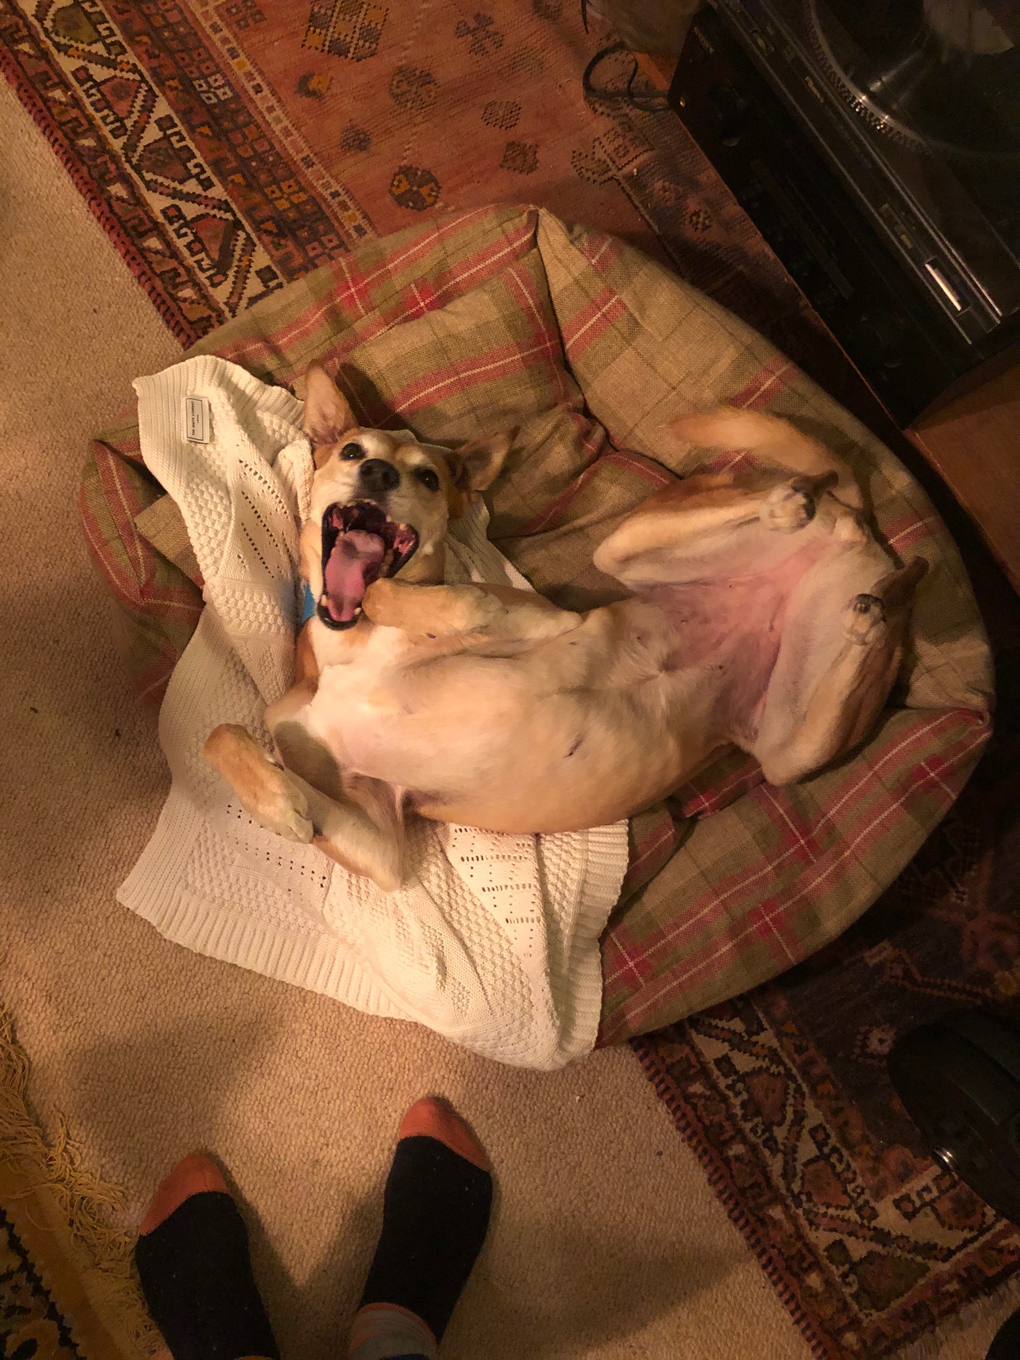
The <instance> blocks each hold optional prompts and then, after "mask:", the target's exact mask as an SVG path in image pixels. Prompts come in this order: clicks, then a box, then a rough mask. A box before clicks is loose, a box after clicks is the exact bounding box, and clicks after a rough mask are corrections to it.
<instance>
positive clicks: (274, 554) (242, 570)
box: [118, 356, 627, 1068]
mask: <svg viewBox="0 0 1020 1360" xmlns="http://www.w3.org/2000/svg"><path fill="white" fill-rule="evenodd" d="M135 390H136V392H137V393H138V403H139V423H140V429H141V444H142V455H143V457H144V459H145V463H146V465H147V466H148V467H149V468H150V470H151V471H152V472H153V474H154V475H155V476H156V477H157V478H158V480H159V481H160V483H161V484H162V485H163V486H164V487H165V488H166V490H167V491H168V492H169V493H170V495H171V496H173V498H174V499H175V501H176V502H177V504H178V506H179V507H180V510H181V513H182V515H183V517H184V520H185V523H186V524H187V527H188V532H189V536H190V538H191V543H192V547H193V548H194V551H195V555H196V557H197V559H198V563H199V566H200V568H201V571H202V576H203V578H204V580H205V591H204V595H205V601H206V608H205V609H204V610H203V611H202V616H201V619H200V621H199V625H198V629H197V631H196V632H195V635H194V637H193V638H192V640H191V642H190V643H189V645H188V647H187V650H186V651H185V653H184V656H183V657H182V658H181V660H180V662H179V664H178V666H177V668H176V669H175V671H174V674H173V677H172V678H171V681H170V685H169V688H168V690H167V694H166V698H165V700H164V702H163V707H162V710H161V712H160V720H159V735H160V742H161V745H162V747H163V750H164V752H165V754H166V758H167V761H168V762H169V765H170V770H171V773H172V776H173V783H172V787H171V791H170V795H169V797H168V798H167V801H166V804H165V806H164V808H163V810H162V813H161V815H160V818H159V822H158V825H157V827H156V830H155V833H154V835H153V837H152V839H151V841H150V842H149V844H148V846H147V847H146V849H145V851H144V852H143V854H142V856H141V858H140V860H139V861H138V863H137V865H136V866H135V868H134V869H133V871H132V872H131V875H130V876H129V878H128V879H127V881H126V882H125V883H124V884H123V886H122V887H121V889H120V892H119V894H118V897H119V900H120V901H121V902H122V903H123V904H124V905H125V906H127V907H130V908H131V910H132V911H136V912H138V913H139V915H141V916H143V917H144V918H145V919H146V920H147V921H150V922H151V923H152V924H153V925H154V926H155V927H156V928H157V930H159V931H160V932H161V933H162V934H163V935H165V936H166V937H167V938H168V939H170V940H173V941H175V942H176V943H178V944H183V945H186V946H187V947H188V948H190V949H195V950H197V951H199V952H200V953H202V954H208V955H211V956H212V957H213V958H217V959H223V960H225V961H227V962H229V963H236V964H240V965H241V966H242V967H245V968H251V969H254V970H255V971H256V972H259V973H264V974H266V976H268V977H274V978H279V979H281V980H283V981H285V982H292V983H295V984H296V985H297V986H300V987H307V988H309V989H310V990H312V991H316V992H322V993H323V994H325V995H327V996H331V997H334V998H335V999H336V1000H338V1001H343V1002H346V1003H347V1004H348V1005H350V1006H355V1007H357V1008H358V1009H359V1010H362V1011H367V1012H369V1013H370V1014H373V1015H383V1016H390V1017H393V1018H396V1019H402V1020H416V1021H418V1022H419V1023H421V1024H423V1025H428V1026H429V1027H430V1028H432V1029H434V1030H436V1031H438V1033H440V1034H443V1035H445V1036H446V1037H447V1038H449V1039H453V1040H455V1041H456V1042H457V1043H460V1044H463V1045H465V1046H466V1047H468V1048H471V1049H473V1050H474V1051H475V1052H477V1053H481V1054H484V1055H485V1056H487V1057H490V1058H495V1059H498V1060H499V1061H501V1062H506V1063H512V1064H515V1065H518V1066H523V1067H535V1068H556V1067H561V1066H563V1065H564V1064H565V1063H568V1062H571V1061H573V1060H575V1059H577V1058H580V1057H583V1056H584V1055H585V1054H586V1053H588V1052H589V1051H590V1050H591V1048H592V1045H593V1043H594V1041H595V1035H596V1031H597V1027H598V1020H599V1011H600V1006H601V999H602V972H601V960H600V955H599V944H598V941H599V936H600V935H601V933H602V931H603V929H604V927H605V924H606V921H607V919H608V916H609V913H610V911H611V910H612V909H613V906H614V905H615V903H616V899H617V896H618V894H619V891H620V884H621V882H622V880H623V874H624V871H625V868H626V863H627V825H626V822H618V823H616V824H615V825H614V826H605V827H598V828H596V829H594V830H591V831H585V832H576V833H570V834H562V835H555V836H509V835H501V834H496V833H490V832H484V831H475V830H472V829H469V828H466V827H458V826H444V825H438V824H434V823H428V822H424V821H421V820H419V819H417V818H413V819H411V821H410V823H409V826H408V845H407V859H408V878H407V883H406V886H405V887H404V888H402V889H401V890H400V891H398V892H395V893H384V892H382V891H380V890H379V889H378V888H376V887H375V886H374V884H372V883H370V882H368V881H367V880H366V879H362V878H358V877H356V876H354V875H352V874H349V873H347V872H346V871H345V870H344V869H342V868H340V867H339V866H338V865H335V864H333V863H332V862H331V861H330V860H328V859H327V858H326V857H325V856H324V855H322V854H321V853H320V852H319V851H318V850H316V849H315V848H314V847H313V846H305V845H294V844H291V843H290V842H288V841H284V840H281V839H280V838H279V837H277V836H275V835H273V834H272V833H271V832H268V831H264V830H263V829H262V828H261V827H260V826H258V825H257V824H255V823H254V822H252V820H251V819H250V818H249V817H248V815H247V814H246V813H245V812H244V811H243V810H242V809H241V808H240V807H239V806H238V804H237V801H236V799H235V798H234V796H233V794H232V792H231V791H230V790H229V789H228V787H227V785H226V784H225V783H224V782H223V781H222V780H221V779H220V778H219V776H218V775H217V774H215V772H214V771H213V770H211V769H210V768H209V766H208V765H207V764H206V762H205V761H204V759H203V757H202V750H201V748H202V743H203V741H204V739H205V737H206V736H207V734H208V733H209V732H210V731H211V729H212V728H213V727H215V726H216V724H217V723H220V722H236V723H243V724H244V725H245V726H246V727H247V728H248V729H249V730H250V731H251V732H253V733H254V734H255V735H256V736H258V737H260V738H261V740H262V741H263V742H264V743H265V745H266V748H267V749H269V748H270V746H271V742H270V739H269V736H268V733H267V732H266V731H265V728H264V726H263V724H262V714H263V711H264V709H265V707H266V705H267V704H269V703H270V702H272V701H273V700H274V699H276V698H278V697H279V695H280V694H281V693H282V692H283V691H284V690H285V689H286V688H287V687H288V686H289V685H290V683H291V668H292V660H293V652H294V638H295V629H296V626H297V622H298V610H299V601H300V583H299V581H298V578H297V573H296V567H297V555H298V523H299V518H300V515H301V512H302V509H303V508H304V507H305V506H307V503H308V495H309V488H310V483H311V473H312V461H311V456H310V451H309V447H308V443H307V441H306V439H305V438H304V436H303V435H302V433H301V429H300V421H301V403H300V402H298V401H297V400H296V399H295V398H294V397H292V396H291V395H290V394H289V393H288V392H286V391H284V390H283V389H282V388H276V387H267V386H266V385H265V384H264V383H261V382H259V381H258V380H257V379H255V378H253V377H252V376H251V375H250V374H249V373H247V372H245V370H244V369H241V368H238V367H237V365H236V364H230V363H226V362H225V361H224V360H222V359H217V358H215V357H212V356H203V357H200V358H195V359H188V360H186V361H185V362H183V363H180V364H177V365H175V366H174V367H173V368H169V369H167V370H166V371H165V372H163V373H159V374H156V375H155V376H154V377H149V378H140V379H138V381H137V382H136V383H135ZM189 398H191V399H192V400H190V401H189V400H188V399H189ZM195 399H198V400H195ZM189 429H190V433H191V435H192V439H191V440H189V439H188V437H187V433H188V431H189ZM203 437H204V438H205V442H196V441H201V440H202V438H203ZM486 523H487V515H486V513H485V510H484V507H477V508H476V509H475V510H474V511H472V513H471V514H469V515H468V516H466V517H465V518H464V519H463V520H461V521H459V522H458V523H457V524H456V525H454V526H452V528H451V531H450V535H449V539H448V548H449V569H448V572H447V579H448V580H451V581H458V580H460V581H468V580H473V581H490V582H503V583H508V584H512V585H517V586H526V585H527V583H526V582H525V581H524V579H523V577H521V576H520V575H519V573H517V572H516V571H515V570H514V569H513V567H511V566H510V564H509V563H508V562H507V561H506V560H505V559H504V558H503V557H502V556H501V555H500V554H499V553H498V552H497V551H496V550H495V549H494V548H493V547H492V545H491V544H490V543H489V542H488V540H487V538H486V535H485V526H486Z"/></svg>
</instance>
